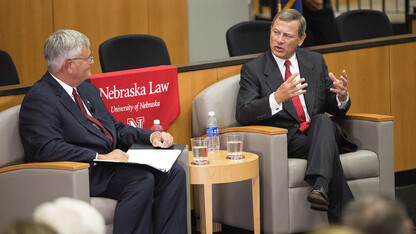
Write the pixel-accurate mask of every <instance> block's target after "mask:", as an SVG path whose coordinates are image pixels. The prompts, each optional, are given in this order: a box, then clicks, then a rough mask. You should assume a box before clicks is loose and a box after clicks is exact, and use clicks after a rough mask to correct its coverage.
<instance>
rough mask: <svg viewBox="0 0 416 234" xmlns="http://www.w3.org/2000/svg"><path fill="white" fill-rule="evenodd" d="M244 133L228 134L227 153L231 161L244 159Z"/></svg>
mask: <svg viewBox="0 0 416 234" xmlns="http://www.w3.org/2000/svg"><path fill="white" fill-rule="evenodd" d="M243 140H244V134H243V133H240V132H238V133H228V134H226V141H227V151H228V156H227V158H229V159H242V158H244V155H243Z"/></svg>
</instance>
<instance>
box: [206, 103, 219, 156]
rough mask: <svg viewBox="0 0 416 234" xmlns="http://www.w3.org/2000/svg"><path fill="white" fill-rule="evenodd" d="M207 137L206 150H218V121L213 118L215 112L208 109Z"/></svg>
mask: <svg viewBox="0 0 416 234" xmlns="http://www.w3.org/2000/svg"><path fill="white" fill-rule="evenodd" d="M207 139H208V152H218V151H220V136H219V131H218V122H217V119H216V118H215V112H214V111H210V112H209V113H208V121H207Z"/></svg>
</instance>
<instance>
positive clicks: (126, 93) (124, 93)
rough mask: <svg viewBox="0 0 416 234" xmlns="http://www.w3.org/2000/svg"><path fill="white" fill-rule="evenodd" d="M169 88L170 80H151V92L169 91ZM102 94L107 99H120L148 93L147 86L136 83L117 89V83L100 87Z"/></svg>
mask: <svg viewBox="0 0 416 234" xmlns="http://www.w3.org/2000/svg"><path fill="white" fill-rule="evenodd" d="M168 89H169V82H168V83H164V84H153V81H150V82H149V94H157V93H164V92H167V91H168ZM99 91H100V96H101V97H102V98H106V99H110V100H112V99H120V98H130V97H137V96H142V95H147V92H146V86H138V85H137V83H134V87H131V88H128V89H117V86H116V85H113V87H112V88H111V87H105V88H104V89H103V88H99Z"/></svg>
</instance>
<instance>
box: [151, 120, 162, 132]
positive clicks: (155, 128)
mask: <svg viewBox="0 0 416 234" xmlns="http://www.w3.org/2000/svg"><path fill="white" fill-rule="evenodd" d="M150 130H153V131H157V132H163V127H162V125H160V120H158V119H155V120H153V126H152V127H151V128H150Z"/></svg>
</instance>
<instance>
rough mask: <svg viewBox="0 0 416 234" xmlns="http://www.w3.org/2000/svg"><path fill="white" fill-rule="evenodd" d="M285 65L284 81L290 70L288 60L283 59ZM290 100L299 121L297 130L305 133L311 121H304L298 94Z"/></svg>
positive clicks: (303, 112)
mask: <svg viewBox="0 0 416 234" xmlns="http://www.w3.org/2000/svg"><path fill="white" fill-rule="evenodd" d="M285 67H286V72H285V81H286V80H287V79H288V78H289V77H290V76H291V75H292V73H291V72H290V61H289V60H286V61H285ZM292 102H293V105H294V106H295V109H296V113H297V114H298V118H299V122H300V127H299V130H300V131H301V132H302V134H305V133H306V131H307V130H308V128H309V125H310V123H311V121H306V116H305V111H304V110H303V106H302V103H301V102H300V98H299V96H296V97H293V98H292Z"/></svg>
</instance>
